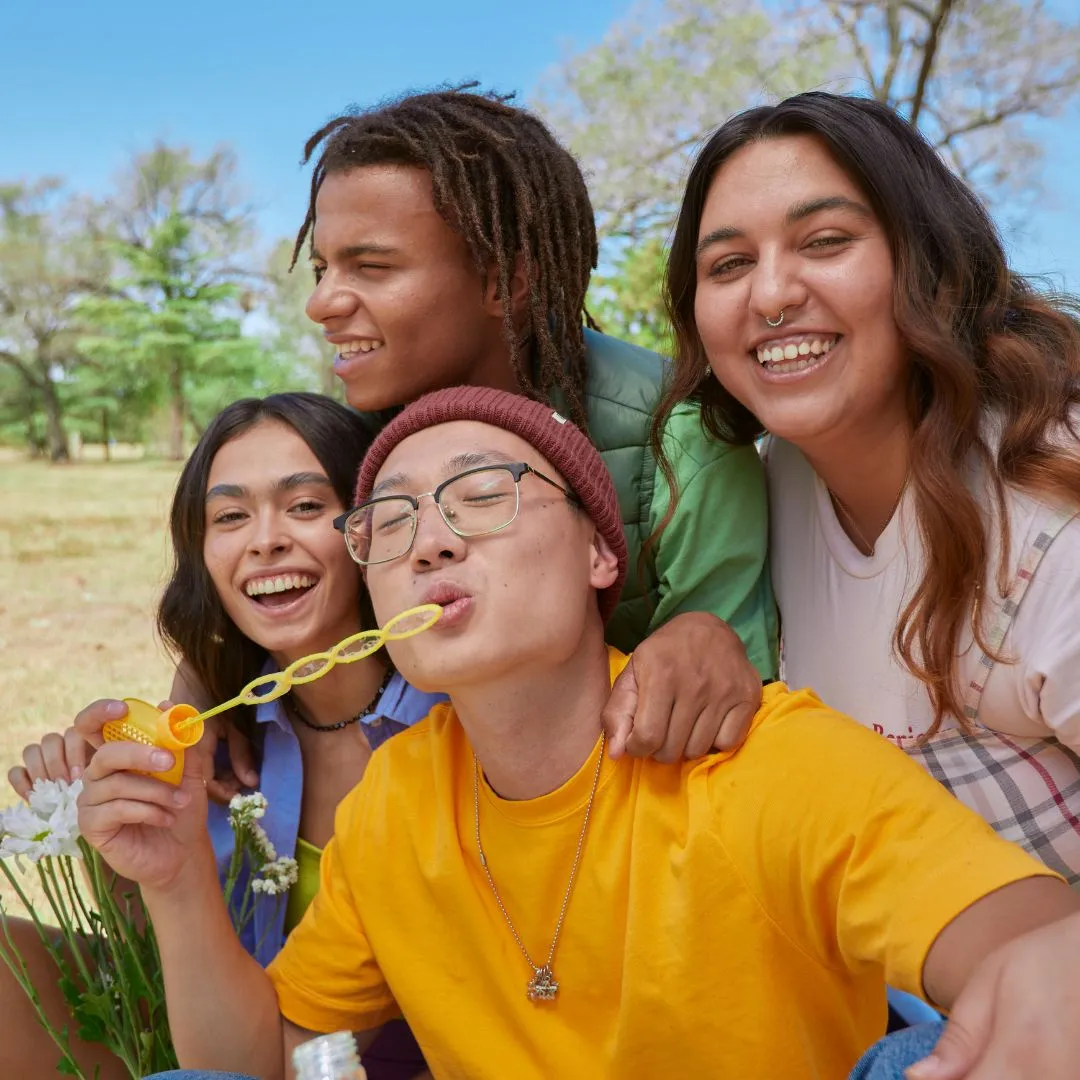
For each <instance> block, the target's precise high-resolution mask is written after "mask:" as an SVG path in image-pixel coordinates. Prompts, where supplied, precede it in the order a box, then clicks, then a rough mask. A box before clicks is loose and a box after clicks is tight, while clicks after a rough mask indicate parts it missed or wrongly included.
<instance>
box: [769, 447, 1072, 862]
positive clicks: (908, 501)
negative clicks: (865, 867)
mask: <svg viewBox="0 0 1080 1080" xmlns="http://www.w3.org/2000/svg"><path fill="white" fill-rule="evenodd" d="M764 456H765V459H766V463H767V467H768V477H769V503H770V517H771V522H770V546H771V550H770V557H771V560H772V574H773V585H774V588H775V591H776V598H777V602H778V603H779V606H780V612H781V619H782V633H783V657H782V674H783V678H784V679H785V681H786V682H787V683H788V685H789V686H791V687H792V688H795V687H803V686H809V687H812V688H813V689H814V690H815V691H816V692H817V693H818V694H819V695H820V696H821V698H822V699H823V700H824V701H825V702H826V703H827V704H829V705H831V706H833V707H834V708H837V709H840V710H841V711H842V712H846V713H848V714H849V715H851V716H853V717H854V718H855V719H856V720H858V721H860V722H861V723H862V724H864V725H865V726H867V727H870V728H872V729H873V730H875V731H877V732H878V733H879V734H881V735H884V736H885V737H886V738H888V739H889V740H890V741H892V742H894V743H895V744H896V745H898V746H900V747H901V748H902V749H905V750H907V751H908V752H916V746H915V742H916V738H917V736H919V735H920V734H923V733H924V732H926V731H927V730H928V728H929V727H930V725H931V722H932V720H933V712H932V709H931V706H930V698H929V695H928V693H927V692H926V689H925V687H924V686H923V685H922V683H921V682H919V680H918V679H916V678H915V676H913V675H912V674H911V673H910V672H908V671H907V669H906V668H905V667H904V666H903V665H902V663H901V662H900V660H899V659H898V658H897V656H896V654H895V650H894V648H893V634H894V631H895V628H896V624H897V622H898V620H899V617H900V613H901V611H902V610H903V607H904V604H905V602H906V600H907V598H908V597H909V596H910V594H911V591H912V590H913V589H914V587H915V586H916V585H917V584H918V581H919V578H920V575H921V570H922V565H923V561H922V560H923V548H922V541H921V538H920V536H919V533H918V530H917V528H916V522H915V508H914V505H913V500H912V498H911V496H910V493H909V494H906V495H905V496H904V498H903V500H902V501H901V503H900V505H899V507H898V508H897V511H896V513H895V514H894V515H893V519H892V520H891V521H890V522H889V524H888V526H887V527H886V529H885V531H884V532H883V533H882V535H881V537H880V538H879V539H878V542H877V544H876V545H875V550H874V554H873V555H871V556H865V555H863V554H862V553H861V552H860V551H859V550H858V549H857V548H856V547H855V545H854V544H853V543H852V542H851V540H850V539H849V538H848V536H847V534H846V533H845V532H844V530H843V528H842V527H841V525H840V522H839V520H838V519H837V516H836V513H835V511H834V509H833V505H832V501H831V499H830V498H829V494H828V491H827V489H826V487H825V485H824V483H823V482H822V481H821V480H820V478H819V477H818V476H817V474H816V473H815V472H814V470H813V468H812V467H811V466H810V464H809V462H808V461H807V460H806V459H805V458H804V457H803V455H802V454H801V453H800V452H799V450H798V449H796V448H795V447H794V446H793V445H791V444H790V443H787V442H785V441H784V440H781V439H775V438H774V439H771V440H770V441H769V443H768V445H767V447H766V450H765V455H764ZM969 479H970V483H971V484H972V490H979V474H978V473H977V471H976V470H974V469H973V470H972V473H971V476H970V478H969ZM1053 516H1054V510H1053V508H1051V507H1048V506H1047V505H1045V504H1043V503H1041V502H1039V501H1038V500H1036V499H1034V498H1032V497H1030V496H1028V495H1026V494H1024V493H1021V492H1016V491H1013V492H1011V493H1010V495H1009V519H1010V535H1011V542H1010V569H1009V574H1008V579H1009V580H1010V581H1011V580H1012V578H1013V577H1014V576H1015V571H1016V567H1017V564H1018V563H1019V561H1020V559H1021V558H1022V557H1023V555H1024V552H1025V550H1026V549H1027V548H1028V547H1029V546H1030V545H1031V544H1032V543H1033V542H1034V541H1035V540H1036V538H1037V537H1038V536H1039V535H1040V533H1041V532H1042V530H1043V528H1044V526H1045V525H1046V523H1047V522H1048V521H1049V520H1050V519H1052V518H1053ZM989 531H990V532H991V534H992V533H993V531H994V530H993V528H991V529H990V530H989ZM995 542H996V541H995ZM996 565H997V551H996V549H995V551H994V553H993V558H992V560H991V567H992V569H991V570H990V572H989V574H988V577H987V580H986V582H985V583H984V587H983V588H984V596H985V599H984V601H983V613H982V615H983V619H984V626H989V625H990V624H991V621H992V620H993V619H994V618H996V616H997V613H998V610H999V607H1000V604H1001V601H1000V600H999V599H998V588H997V574H996ZM1002 648H1003V651H1004V654H1005V655H1006V656H1007V657H1009V658H1011V659H1014V660H1015V661H1016V662H1015V663H998V664H995V665H993V667H991V668H990V671H989V675H988V676H986V682H985V688H984V690H983V692H982V696H981V699H980V701H979V706H978V722H979V724H981V725H984V726H985V727H986V728H989V729H990V730H991V731H993V732H999V733H1002V734H1003V735H1004V736H1005V744H1006V745H1005V748H1004V749H1003V748H1002V746H1000V745H998V746H995V747H994V754H995V755H996V756H995V757H994V759H993V760H991V758H990V757H988V756H987V755H986V754H985V753H984V749H983V748H981V747H976V748H975V750H973V751H972V752H971V753H969V754H968V756H967V758H966V759H965V758H957V757H955V755H954V758H953V760H952V763H951V765H949V766H948V767H946V769H945V774H944V775H939V779H942V780H943V781H946V782H948V786H950V787H951V788H952V790H953V791H954V793H955V794H956V795H957V796H958V797H959V798H961V799H962V800H963V801H964V802H965V803H967V804H968V805H969V806H971V807H972V809H974V810H976V811H978V812H979V813H981V814H982V815H983V816H984V817H985V818H987V820H989V821H990V822H991V823H992V824H994V825H995V827H998V828H999V831H1001V832H1002V833H1003V834H1004V835H1007V836H1009V837H1010V838H1011V839H1015V840H1017V841H1018V842H1021V843H1024V844H1025V846H1027V847H1029V848H1030V849H1031V850H1032V851H1033V852H1034V853H1035V854H1036V855H1039V854H1042V855H1043V857H1044V861H1047V862H1048V864H1049V865H1051V866H1053V868H1054V869H1058V870H1059V871H1060V872H1064V873H1066V876H1068V877H1070V878H1071V879H1073V880H1080V759H1078V758H1077V756H1076V755H1077V754H1078V753H1080V517H1074V518H1073V519H1072V520H1071V521H1070V522H1069V523H1068V524H1067V525H1066V526H1065V527H1064V528H1063V529H1062V530H1061V531H1060V532H1059V533H1058V535H1057V536H1056V538H1055V539H1054V540H1053V542H1052V543H1051V544H1050V546H1049V547H1048V548H1047V550H1046V553H1045V555H1044V556H1043V558H1042V561H1041V563H1040V564H1039V566H1038V569H1037V571H1036V572H1035V575H1034V577H1033V578H1032V580H1031V583H1030V585H1029V587H1028V588H1027V591H1026V594H1025V595H1024V597H1023V599H1022V601H1021V603H1020V605H1019V608H1018V610H1017V612H1016V614H1015V617H1014V618H1013V621H1012V624H1011V626H1010V628H1009V631H1008V634H1007V635H1006V637H1005V639H1004V642H1003V646H1002ZM961 653H962V655H961V659H960V668H959V674H960V678H961V687H962V688H963V687H966V686H967V685H968V683H969V682H970V681H971V680H972V679H981V678H983V676H984V675H986V668H985V667H982V666H981V665H980V662H979V661H980V650H979V649H978V648H977V647H976V646H975V645H974V642H973V634H972V632H971V629H970V626H969V627H968V629H967V630H966V632H965V633H964V634H963V636H962V639H961ZM944 726H945V727H946V728H950V727H952V728H955V727H957V726H958V725H957V724H956V722H955V720H953V719H946V722H945V725H944ZM1048 737H1053V738H1054V739H1056V740H1059V741H1060V742H1059V744H1058V743H1046V742H1045V740H1046V739H1047V738H1048ZM1012 746H1015V748H1016V754H1015V757H1010V751H1009V749H1008V747H1012ZM1063 748H1064V749H1063ZM1070 750H1071V751H1072V753H1070V752H1069V751H1070ZM922 763H923V764H924V765H926V764H927V762H926V761H923V762H922ZM1003 763H1004V764H1003ZM1039 815H1044V816H1043V817H1042V819H1041V821H1040V822H1039V823H1038V824H1033V822H1034V821H1035V819H1036V818H1037V817H1038V816H1039ZM1050 833H1052V834H1053V840H1054V843H1056V845H1057V850H1056V851H1049V850H1047V851H1043V852H1040V850H1038V849H1039V848H1040V846H1043V845H1045V844H1046V843H1047V835H1048V834H1050ZM1063 864H1064V865H1063Z"/></svg>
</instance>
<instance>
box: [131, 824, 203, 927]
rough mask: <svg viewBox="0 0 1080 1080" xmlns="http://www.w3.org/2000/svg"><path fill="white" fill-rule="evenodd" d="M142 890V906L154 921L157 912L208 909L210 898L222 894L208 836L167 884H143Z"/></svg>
mask: <svg viewBox="0 0 1080 1080" xmlns="http://www.w3.org/2000/svg"><path fill="white" fill-rule="evenodd" d="M140 891H141V893H142V898H143V903H144V904H145V905H146V909H147V911H148V912H149V913H150V917H151V918H152V919H154V921H155V922H156V921H157V917H158V915H157V913H158V912H160V913H162V914H166V913H171V912H173V911H176V910H178V909H180V910H187V911H192V910H194V911H200V912H201V911H203V910H205V904H206V900H207V897H208V896H220V894H221V886H220V883H219V881H218V874H217V865H216V861H215V858H214V849H213V846H212V845H211V843H210V839H209V837H207V838H206V842H205V843H200V844H199V845H198V846H197V847H196V848H194V849H193V850H192V851H191V853H190V854H189V855H188V857H186V858H185V859H184V861H183V862H182V864H181V865H180V867H179V869H178V870H177V872H176V873H175V874H174V875H173V876H172V877H171V878H170V879H169V880H168V881H166V882H162V883H160V884H156V885H143V886H141V889H140Z"/></svg>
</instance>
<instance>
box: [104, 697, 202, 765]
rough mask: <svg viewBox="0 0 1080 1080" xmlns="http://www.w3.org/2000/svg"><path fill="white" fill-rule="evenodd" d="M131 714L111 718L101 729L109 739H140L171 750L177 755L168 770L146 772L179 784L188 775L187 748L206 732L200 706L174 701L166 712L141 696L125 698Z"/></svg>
mask: <svg viewBox="0 0 1080 1080" xmlns="http://www.w3.org/2000/svg"><path fill="white" fill-rule="evenodd" d="M124 704H125V705H126V706H127V707H128V711H127V716H125V717H123V719H121V720H110V721H108V723H106V725H105V726H104V727H103V728H102V729H101V734H102V736H103V737H104V738H105V740H106V741H107V742H137V743H142V744H143V745H144V746H156V747H158V748H160V749H162V750H168V751H170V752H171V753H172V755H173V757H174V758H175V759H176V760H175V762H174V764H173V767H172V768H171V769H167V770H166V771H165V772H157V773H145V774H144V775H146V776H153V777H156V778H157V779H158V780H164V781H165V782H166V783H167V784H179V783H180V780H181V778H182V777H183V775H184V751H185V750H188V749H190V748H191V747H192V746H194V745H195V744H196V743H197V742H198V741H199V740H200V739H201V738H202V735H203V722H202V718H201V717H200V716H199V710H198V709H196V708H194V707H193V706H191V705H174V706H173V707H172V708H171V709H167V710H166V711H165V712H162V711H161V710H160V709H158V708H155V707H154V706H153V705H150V704H149V703H148V702H145V701H140V700H139V699H138V698H124Z"/></svg>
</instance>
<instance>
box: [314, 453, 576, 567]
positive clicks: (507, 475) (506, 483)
mask: <svg viewBox="0 0 1080 1080" xmlns="http://www.w3.org/2000/svg"><path fill="white" fill-rule="evenodd" d="M525 476H535V477H536V478H537V479H538V480H543V481H544V483H545V484H550V485H551V486H552V487H554V488H558V490H559V491H561V492H562V493H563V494H564V495H565V496H566V497H567V498H568V499H569V500H570V501H571V502H573V503H574V504H575V505H579V503H578V498H577V496H576V495H575V494H574V493H573V492H572V491H571V490H570V489H569V488H566V487H563V485H562V484H560V483H559V482H558V481H556V480H552V479H551V477H550V476H545V475H544V474H543V473H542V472H540V471H539V470H538V469H534V468H533V467H532V466H531V465H526V464H525V462H523V461H517V462H510V463H507V464H499V465H480V466H478V467H477V468H475V469H468V470H466V471H465V472H462V473H458V474H457V475H456V476H451V477H450V478H449V479H448V480H444V481H443V482H442V483H441V484H440V485H439V486H438V487H437V488H436V489H435V490H434V491H425V492H423V493H422V494H420V495H381V496H378V497H377V498H374V499H368V501H367V502H364V503H361V504H360V505H359V506H355V507H353V508H352V509H351V510H349V511H348V512H346V513H344V514H342V515H341V516H340V517H339V518H336V519H335V521H334V528H335V529H338V530H339V531H340V532H342V533H343V534H344V536H345V543H346V545H347V546H348V548H349V554H350V555H352V557H353V559H355V560H356V562H358V563H359V564H360V565H361V566H375V565H377V564H378V563H385V562H391V561H392V560H393V559H400V558H401V556H402V555H405V554H407V553H408V551H409V549H410V548H411V547H412V545H413V540H415V539H416V524H417V520H418V514H419V512H420V500H421V499H423V498H425V497H426V496H430V497H431V498H432V499H433V500H434V501H435V505H436V506H437V507H438V508H439V513H440V514H441V515H442V519H443V521H445V522H446V524H447V526H448V527H449V528H450V529H451V530H453V532H455V533H457V535H458V536H462V537H466V536H485V535H487V534H488V533H495V532H499V531H500V530H502V529H505V528H506V527H507V525H509V524H510V523H511V522H512V521H513V520H514V518H516V517H517V514H518V509H519V508H520V506H521V498H520V493H519V487H518V485H519V484H520V483H521V480H522V477H525Z"/></svg>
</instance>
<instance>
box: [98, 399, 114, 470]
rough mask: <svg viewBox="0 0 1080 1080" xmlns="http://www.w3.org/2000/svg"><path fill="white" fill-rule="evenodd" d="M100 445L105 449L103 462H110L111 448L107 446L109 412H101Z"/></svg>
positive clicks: (105, 410)
mask: <svg viewBox="0 0 1080 1080" xmlns="http://www.w3.org/2000/svg"><path fill="white" fill-rule="evenodd" d="M101 445H102V446H103V447H104V448H105V460H106V461H112V448H111V447H110V446H109V410H108V409H102V410H101Z"/></svg>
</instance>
